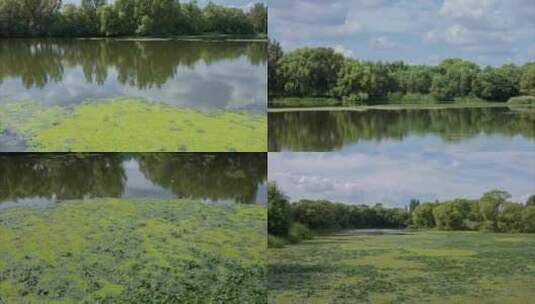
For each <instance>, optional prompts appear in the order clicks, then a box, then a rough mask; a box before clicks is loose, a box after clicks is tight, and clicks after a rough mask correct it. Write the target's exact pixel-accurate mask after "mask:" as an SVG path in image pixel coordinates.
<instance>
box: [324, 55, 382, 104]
mask: <svg viewBox="0 0 535 304" xmlns="http://www.w3.org/2000/svg"><path fill="white" fill-rule="evenodd" d="M371 74H372V70H371V66H369V65H364V64H361V63H360V62H359V61H357V60H353V59H349V58H347V59H345V61H344V63H343V65H342V67H341V68H340V71H339V72H338V76H337V80H336V86H335V87H334V88H333V90H332V94H333V95H334V96H335V97H338V98H340V99H342V100H344V103H345V104H348V105H358V104H365V103H366V102H367V101H368V98H369V92H370V90H371V84H370V79H371V78H372V77H371Z"/></svg>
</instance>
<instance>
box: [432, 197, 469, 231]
mask: <svg viewBox="0 0 535 304" xmlns="http://www.w3.org/2000/svg"><path fill="white" fill-rule="evenodd" d="M433 217H434V219H435V223H436V225H437V228H438V229H441V230H461V229H464V225H463V221H464V219H465V218H466V214H464V213H463V210H462V209H461V208H460V205H458V204H456V203H455V202H446V203H441V204H439V205H438V206H436V207H435V208H434V209H433Z"/></svg>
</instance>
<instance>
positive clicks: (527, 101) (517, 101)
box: [507, 96, 535, 105]
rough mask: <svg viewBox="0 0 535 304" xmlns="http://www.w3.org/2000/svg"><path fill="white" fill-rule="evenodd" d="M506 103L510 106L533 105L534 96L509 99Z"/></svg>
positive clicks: (534, 102) (534, 103) (534, 101)
mask: <svg viewBox="0 0 535 304" xmlns="http://www.w3.org/2000/svg"><path fill="white" fill-rule="evenodd" d="M507 103H508V104H511V105H535V96H518V97H511V98H510V99H509V101H507Z"/></svg>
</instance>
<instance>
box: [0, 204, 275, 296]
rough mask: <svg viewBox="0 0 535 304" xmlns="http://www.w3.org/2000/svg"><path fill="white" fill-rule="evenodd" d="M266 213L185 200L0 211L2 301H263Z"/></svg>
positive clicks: (246, 207)
mask: <svg viewBox="0 0 535 304" xmlns="http://www.w3.org/2000/svg"><path fill="white" fill-rule="evenodd" d="M266 225H267V220H266V210H265V207H263V206H259V205H252V206H251V205H230V206H229V205H226V206H221V205H207V204H202V203H199V202H195V201H184V200H143V199H139V200H117V199H99V200H85V201H69V202H63V203H60V204H58V205H56V206H54V207H50V206H49V207H14V208H8V209H3V210H1V212H0V244H1V246H0V303H265V301H266V300H265V299H266V289H265V270H264V267H265V248H266V242H267V240H266V235H265V231H266Z"/></svg>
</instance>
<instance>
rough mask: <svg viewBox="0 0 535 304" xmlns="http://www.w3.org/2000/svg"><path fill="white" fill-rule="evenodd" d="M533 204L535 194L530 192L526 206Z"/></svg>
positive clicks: (534, 204)
mask: <svg viewBox="0 0 535 304" xmlns="http://www.w3.org/2000/svg"><path fill="white" fill-rule="evenodd" d="M529 206H535V194H532V195H531V196H530V197H529V198H528V200H527V201H526V207H529Z"/></svg>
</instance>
